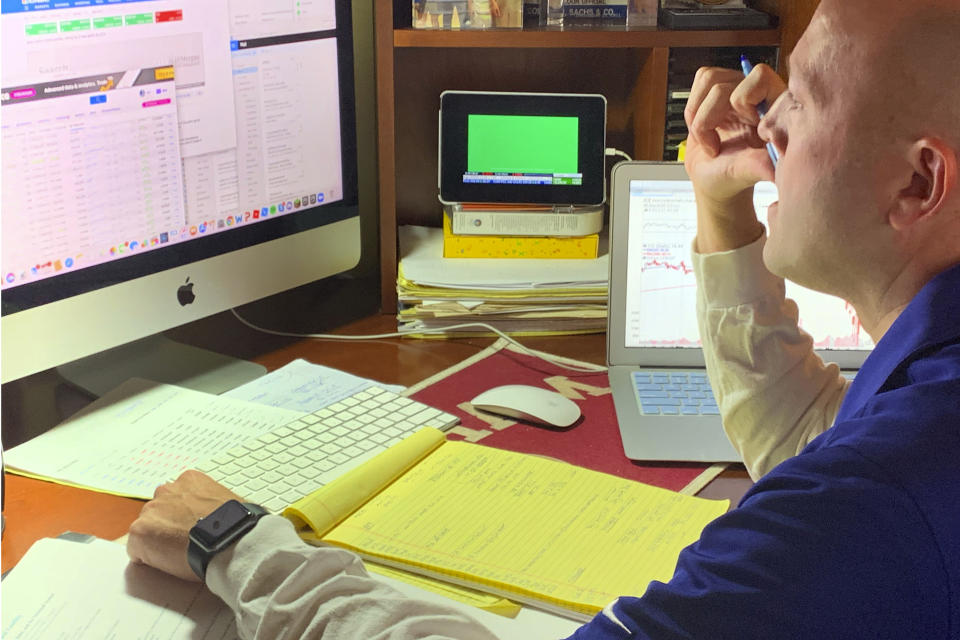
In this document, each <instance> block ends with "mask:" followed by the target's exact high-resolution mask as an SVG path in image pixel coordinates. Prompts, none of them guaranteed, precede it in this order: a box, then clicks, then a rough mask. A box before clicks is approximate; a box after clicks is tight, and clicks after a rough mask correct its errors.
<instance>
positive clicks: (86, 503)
mask: <svg viewBox="0 0 960 640" xmlns="http://www.w3.org/2000/svg"><path fill="white" fill-rule="evenodd" d="M395 329H396V320H395V318H394V317H392V316H384V315H375V316H371V317H368V318H364V319H362V320H358V321H355V322H352V323H350V324H348V325H346V326H344V327H342V328H341V329H338V330H337V331H335V333H345V334H377V333H388V332H391V331H395ZM167 335H168V336H170V337H172V338H174V339H177V340H180V341H182V342H185V343H188V344H194V345H197V346H202V347H205V348H208V349H211V350H213V351H218V352H220V353H225V354H228V355H232V356H236V357H240V358H245V359H247V360H252V361H254V362H258V363H260V364H262V365H264V366H266V367H267V369H269V370H271V371H272V370H274V369H277V368H279V367H281V366H283V365H285V364H287V363H288V362H290V361H291V360H294V359H296V358H304V359H306V360H309V361H310V362H314V363H317V364H323V365H327V366H330V367H335V368H337V369H341V370H343V371H348V372H350V373H353V374H356V375H358V376H363V377H367V378H373V379H375V380H379V381H381V382H384V383H389V384H400V385H405V386H409V385H412V384H414V383H416V382H419V381H420V380H423V379H424V378H426V377H428V376H430V375H433V374H434V373H437V372H439V371H442V370H443V369H446V368H447V367H450V366H452V365H454V364H456V363H458V362H460V361H461V360H463V359H465V358H467V357H469V356H472V355H474V354H476V353H477V352H479V351H481V350H483V349H484V348H486V347H487V346H489V345H490V344H491V343H492V342H493V339H490V338H463V339H457V340H412V339H398V338H394V339H384V340H371V341H354V342H336V341H330V340H298V339H292V338H279V337H275V336H270V335H265V334H262V333H258V332H256V331H253V330H252V329H249V328H247V327H245V326H244V325H242V324H241V323H240V322H239V321H237V320H236V319H235V318H233V316H232V315H230V314H219V315H217V316H214V317H212V318H208V319H206V320H201V321H199V322H195V323H192V324H190V325H186V326H184V327H181V328H179V329H176V330H173V331H170V332H168V333H167ZM523 343H524V344H525V345H526V346H529V347H531V348H534V349H540V350H543V351H547V352H551V353H556V354H559V355H564V356H567V357H570V358H576V359H578V360H583V361H586V362H593V363H597V364H603V362H604V349H605V338H604V336H603V335H602V334H597V335H587V336H563V337H550V338H526V339H524V340H523ZM88 402H90V399H89V398H87V397H84V396H83V395H81V394H80V393H79V392H77V391H75V390H73V389H72V388H70V387H68V386H67V385H66V384H64V383H63V382H62V381H61V380H60V379H59V378H57V376H56V375H55V374H53V373H50V372H45V373H43V374H38V375H37V376H31V377H30V378H27V379H24V380H22V381H17V382H14V383H8V384H7V385H5V386H4V389H3V442H4V446H6V447H12V446H15V445H16V444H19V443H20V442H23V441H25V440H27V439H29V438H31V437H34V436H36V435H38V434H39V433H42V432H43V431H46V430H47V429H50V428H51V427H53V426H55V425H56V424H57V423H59V422H60V421H62V420H64V419H65V418H67V417H69V416H70V415H72V414H73V413H74V412H75V411H77V410H78V409H80V408H81V407H83V406H84V405H85V404H87V403H88ZM749 486H750V479H749V477H748V476H747V474H746V471H745V470H744V469H743V467H742V466H740V465H733V467H732V468H731V469H728V470H727V471H725V472H724V473H723V474H722V475H721V476H720V477H719V478H716V479H715V480H714V481H713V482H711V483H710V484H709V485H708V486H707V487H705V488H704V489H703V490H702V491H701V492H700V494H699V495H701V496H704V497H709V498H729V499H730V500H731V501H732V503H733V504H736V503H737V502H738V501H739V499H740V497H741V496H742V495H743V493H744V492H745V491H746V490H747V489H748V488H749ZM142 504H143V503H142V502H141V501H139V500H133V499H130V498H119V497H116V496H110V495H107V494H102V493H96V492H93V491H86V490H83V489H75V488H72V487H65V486H61V485H57V484H53V483H50V482H42V481H38V480H31V479H28V478H22V477H18V476H13V475H8V476H7V487H6V502H5V509H4V513H5V517H6V520H7V522H6V524H7V528H6V531H5V532H4V534H3V545H2V556H3V560H2V565H3V567H2V569H3V571H7V570H8V569H9V568H11V567H12V566H13V565H14V564H16V562H17V561H19V559H20V558H21V557H22V556H23V554H24V553H25V552H26V551H27V549H29V547H30V545H31V544H33V542H34V541H36V540H37V539H39V538H42V537H49V536H56V535H59V534H60V533H62V532H64V531H77V532H81V533H90V534H93V535H96V536H98V537H101V538H105V539H108V540H110V539H115V538H118V537H120V536H122V535H123V534H125V533H126V531H127V528H128V527H129V525H130V523H131V522H132V521H133V520H134V519H135V518H136V517H137V514H138V513H139V512H140V507H141V506H142Z"/></svg>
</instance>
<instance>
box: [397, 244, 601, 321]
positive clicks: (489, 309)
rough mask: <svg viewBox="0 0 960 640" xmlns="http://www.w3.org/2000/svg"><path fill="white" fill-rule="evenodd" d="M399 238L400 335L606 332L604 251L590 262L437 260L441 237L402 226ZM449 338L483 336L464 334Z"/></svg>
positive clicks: (499, 259) (440, 257)
mask: <svg viewBox="0 0 960 640" xmlns="http://www.w3.org/2000/svg"><path fill="white" fill-rule="evenodd" d="M399 236H400V256H401V258H400V265H399V269H398V272H397V300H398V303H399V313H398V314H397V324H398V326H399V328H400V329H401V330H404V331H417V330H424V329H435V328H449V327H453V326H454V325H458V324H463V323H470V322H483V323H486V324H489V325H491V326H494V327H496V328H497V329H499V330H500V331H504V332H506V333H511V334H514V335H546V334H562V333H598V332H602V331H603V330H604V329H605V328H606V324H607V276H608V271H609V255H608V254H607V252H606V251H605V250H603V249H602V250H601V253H602V255H601V256H600V257H599V258H596V259H595V260H579V259H578V260H546V259H503V258H444V257H443V232H442V230H441V229H437V228H430V227H413V226H402V227H400V229H399ZM449 333H451V334H456V335H488V334H489V333H490V332H489V331H488V330H486V329H484V328H482V327H464V328H460V329H450V330H449ZM425 335H427V334H425Z"/></svg>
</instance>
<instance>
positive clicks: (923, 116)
mask: <svg viewBox="0 0 960 640" xmlns="http://www.w3.org/2000/svg"><path fill="white" fill-rule="evenodd" d="M817 13H818V14H822V15H821V18H822V19H823V20H824V21H825V23H826V25H827V30H828V31H829V32H831V34H832V36H833V37H834V38H839V39H842V40H848V41H849V42H848V44H847V45H846V46H841V47H837V48H836V50H846V51H845V53H841V54H840V55H841V57H842V58H844V59H846V62H844V60H836V61H835V62H836V63H839V64H840V65H841V66H840V67H839V68H841V69H845V70H846V71H847V72H848V73H849V75H850V77H849V81H850V83H851V85H852V86H851V94H850V95H849V96H848V98H850V99H851V100H853V101H854V103H855V104H856V108H857V110H858V112H859V113H860V114H862V115H863V117H864V122H863V124H864V125H872V126H873V127H875V128H876V133H878V134H881V135H884V136H886V137H887V138H891V137H897V138H901V139H916V138H919V137H922V136H936V137H940V138H942V139H944V140H945V141H947V142H949V143H951V144H952V145H955V146H957V147H960V82H958V81H957V78H960V1H958V0H911V1H910V2H903V1H902V0H823V2H822V3H821V5H820V8H819V9H818V11H817Z"/></svg>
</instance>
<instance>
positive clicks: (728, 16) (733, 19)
mask: <svg viewBox="0 0 960 640" xmlns="http://www.w3.org/2000/svg"><path fill="white" fill-rule="evenodd" d="M658 21H659V23H660V26H661V27H663V28H664V29H772V28H773V27H775V26H777V17H776V16H773V15H770V14H769V13H764V12H763V11H759V10H757V9H751V8H749V7H730V8H724V7H716V8H713V7H711V8H706V7H698V8H688V7H661V8H660V13H659V18H658Z"/></svg>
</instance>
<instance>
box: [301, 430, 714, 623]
mask: <svg viewBox="0 0 960 640" xmlns="http://www.w3.org/2000/svg"><path fill="white" fill-rule="evenodd" d="M727 507H728V503H727V501H726V500H723V501H716V500H705V499H702V498H694V497H690V496H683V495H680V494H678V493H674V492H672V491H668V490H666V489H660V488H657V487H652V486H649V485H645V484H641V483H638V482H634V481H632V480H626V479H624V478H619V477H616V476H611V475H607V474H605V473H600V472H597V471H592V470H589V469H583V468H581V467H577V466H574V465H570V464H566V463H564V462H558V461H555V460H548V459H544V458H538V457H535V456H530V455H526V454H521V453H515V452H511V451H502V450H499V449H493V448H490V447H485V446H482V445H477V444H471V443H467V442H453V441H451V442H447V441H446V439H445V438H444V435H443V433H441V432H440V431H437V430H435V429H423V430H421V431H419V432H417V433H416V434H414V435H412V436H410V437H408V438H407V439H405V440H403V441H402V442H399V443H397V444H396V445H394V446H393V447H391V448H390V449H388V450H387V451H384V452H383V453H381V454H380V455H378V456H377V457H376V458H373V459H371V460H370V461H368V462H367V463H366V464H364V465H362V466H360V467H358V468H357V469H354V470H353V471H350V472H348V473H346V474H344V475H343V476H341V477H339V478H337V479H336V480H335V481H333V482H331V483H330V484H328V485H327V486H325V487H323V488H321V489H318V490H317V491H315V492H313V493H312V494H310V495H309V496H307V497H305V498H303V499H301V500H299V501H297V502H296V503H294V504H293V505H291V506H290V507H288V508H287V509H286V510H285V511H284V515H285V516H287V517H288V518H290V519H291V520H292V521H293V522H294V524H296V525H297V526H298V528H299V529H300V531H301V536H303V537H304V539H306V540H307V541H308V542H312V543H315V544H316V543H319V542H321V541H322V542H323V543H329V544H334V545H337V546H341V547H346V548H348V549H352V550H354V551H356V552H358V553H359V554H360V555H361V556H363V557H366V558H369V559H371V560H374V561H376V562H380V563H383V564H387V565H393V566H397V567H401V568H405V569H408V570H411V571H415V572H418V573H423V574H424V575H429V576H433V577H439V578H443V579H445V580H449V581H451V582H453V583H456V584H463V585H467V586H472V587H475V588H478V589H481V590H484V591H488V592H490V593H494V594H497V595H502V596H504V597H508V598H512V599H514V600H517V601H520V602H526V603H530V604H533V605H535V606H539V607H541V608H544V609H547V610H552V611H555V612H557V613H561V614H564V615H568V616H570V617H574V618H576V619H581V620H585V619H588V618H589V617H590V616H592V615H594V614H595V613H596V612H598V611H599V610H600V609H602V608H603V607H604V606H606V605H607V604H608V603H610V602H611V601H612V600H614V599H615V598H616V597H617V596H620V595H637V596H638V595H641V594H642V593H643V592H644V591H645V590H646V588H647V584H648V583H649V582H650V581H651V580H668V579H669V578H670V577H671V576H672V575H673V570H674V566H675V564H676V561H677V555H678V554H679V552H680V550H681V549H682V548H683V547H685V546H686V545H688V544H690V543H691V542H693V541H694V540H696V539H697V538H698V537H699V536H700V531H701V530H702V529H703V527H704V526H705V525H706V524H707V523H708V522H710V521H711V520H713V519H714V518H715V517H717V516H719V515H720V514H722V513H724V512H725V511H726V510H727Z"/></svg>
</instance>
